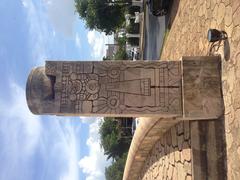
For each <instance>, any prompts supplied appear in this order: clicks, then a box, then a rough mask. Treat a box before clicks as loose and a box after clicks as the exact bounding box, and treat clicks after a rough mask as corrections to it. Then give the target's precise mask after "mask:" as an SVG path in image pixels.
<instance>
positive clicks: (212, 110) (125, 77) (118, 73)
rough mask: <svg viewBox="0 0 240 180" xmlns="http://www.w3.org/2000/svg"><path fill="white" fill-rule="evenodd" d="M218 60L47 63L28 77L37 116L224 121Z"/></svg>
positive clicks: (29, 98)
mask: <svg viewBox="0 0 240 180" xmlns="http://www.w3.org/2000/svg"><path fill="white" fill-rule="evenodd" d="M220 67H221V66H220V60H219V58H218V57H184V58H183V60H182V61H97V62H96V61H91V62H90V61H84V62H82V61H46V64H45V67H37V68H35V69H33V70H32V71H31V73H30V75H29V77H28V81H27V87H26V96H27V103H28V107H29V109H30V110H31V112H32V113H34V114H39V115H41V114H48V115H64V116H115V117H127V116H128V117H163V118H164V117H177V118H180V119H181V118H182V119H213V118H217V117H219V116H221V115H222V113H223V102H222V94H221V75H220V69H221V68H220Z"/></svg>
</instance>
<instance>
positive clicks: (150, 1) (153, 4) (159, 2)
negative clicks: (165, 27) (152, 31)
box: [146, 0, 170, 16]
mask: <svg viewBox="0 0 240 180" xmlns="http://www.w3.org/2000/svg"><path fill="white" fill-rule="evenodd" d="M146 3H147V6H148V8H149V10H150V12H151V13H152V15H154V16H165V15H166V14H167V11H168V7H169V4H170V0H147V2H146Z"/></svg>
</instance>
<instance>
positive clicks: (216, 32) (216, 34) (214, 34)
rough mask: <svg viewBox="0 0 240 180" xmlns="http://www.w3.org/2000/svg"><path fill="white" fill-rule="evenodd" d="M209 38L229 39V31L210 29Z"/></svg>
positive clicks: (210, 39) (212, 40)
mask: <svg viewBox="0 0 240 180" xmlns="http://www.w3.org/2000/svg"><path fill="white" fill-rule="evenodd" d="M207 38H208V41H209V42H217V41H221V40H226V39H227V33H226V32H225V31H219V30H217V29H209V30H208V34H207Z"/></svg>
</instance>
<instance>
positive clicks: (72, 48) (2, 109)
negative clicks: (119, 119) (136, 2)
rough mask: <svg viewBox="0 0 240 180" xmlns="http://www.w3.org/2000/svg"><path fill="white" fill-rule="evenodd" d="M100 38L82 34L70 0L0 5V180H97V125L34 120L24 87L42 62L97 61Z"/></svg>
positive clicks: (102, 162) (9, 0) (100, 166)
mask: <svg viewBox="0 0 240 180" xmlns="http://www.w3.org/2000/svg"><path fill="white" fill-rule="evenodd" d="M111 42H112V37H107V36H105V35H104V34H102V33H99V32H96V31H89V30H88V29H86V28H85V25H84V22H83V21H82V20H80V19H79V17H78V15H77V13H76V12H75V8H74V0H1V3H0V62H1V65H0V73H1V81H0V180H32V179H34V180H48V179H49V180H79V179H80V180H85V179H86V180H103V179H104V169H105V167H107V166H108V165H109V164H110V163H109V162H108V161H106V156H104V154H103V150H102V149H101V148H100V145H99V134H98V129H99V123H100V122H101V118H91V117H88V118H85V117H74V118H73V117H57V116H36V115H33V114H31V112H30V111H29V109H28V107H27V104H26V98H25V86H26V80H27V77H28V74H29V72H30V71H31V69H32V68H33V67H35V66H44V62H45V60H79V61H81V60H101V59H102V57H103V56H104V54H105V50H106V46H105V45H104V44H105V43H111Z"/></svg>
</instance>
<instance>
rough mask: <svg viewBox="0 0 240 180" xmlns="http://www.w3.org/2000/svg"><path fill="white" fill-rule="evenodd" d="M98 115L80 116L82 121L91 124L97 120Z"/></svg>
mask: <svg viewBox="0 0 240 180" xmlns="http://www.w3.org/2000/svg"><path fill="white" fill-rule="evenodd" d="M99 119H100V118H99V117H80V120H81V122H82V123H86V124H91V123H94V122H96V121H98V120H99Z"/></svg>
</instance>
